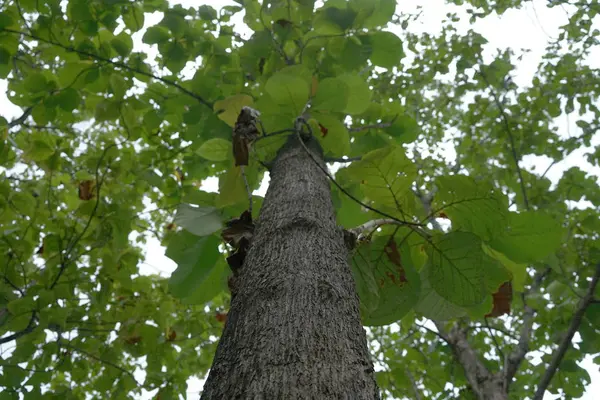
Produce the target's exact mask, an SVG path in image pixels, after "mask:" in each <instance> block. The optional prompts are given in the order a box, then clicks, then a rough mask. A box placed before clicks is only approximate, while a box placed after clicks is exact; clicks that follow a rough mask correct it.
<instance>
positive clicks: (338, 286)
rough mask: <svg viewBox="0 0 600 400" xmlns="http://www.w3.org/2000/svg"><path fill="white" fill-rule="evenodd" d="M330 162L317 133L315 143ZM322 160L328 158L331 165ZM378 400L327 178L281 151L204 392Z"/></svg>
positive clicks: (298, 154)
mask: <svg viewBox="0 0 600 400" xmlns="http://www.w3.org/2000/svg"><path fill="white" fill-rule="evenodd" d="M307 146H308V147H309V149H310V150H311V152H312V153H313V154H314V155H315V157H316V158H317V159H319V160H320V161H319V162H321V163H323V161H322V152H321V150H320V148H319V145H318V143H317V142H316V141H315V140H314V139H310V140H309V141H308V142H307ZM323 165H324V163H323ZM296 398H307V399H308V398H310V399H378V398H379V391H378V388H377V385H376V383H375V379H374V374H373V364H372V362H371V360H370V357H369V351H368V348H367V341H366V335H365V331H364V329H363V327H362V325H361V321H360V315H359V300H358V295H357V293H356V289H355V285H354V280H353V278H352V274H351V270H350V267H349V265H348V250H347V249H346V247H345V245H344V240H343V233H342V230H341V229H340V228H338V227H337V226H336V220H335V215H334V211H333V205H332V202H331V192H330V187H329V182H328V179H327V177H326V176H325V175H324V174H323V172H322V171H320V170H319V168H318V166H317V165H315V162H314V161H313V160H312V159H311V158H310V156H309V155H308V154H307V152H306V151H305V149H304V148H302V146H301V144H300V142H299V140H298V138H297V137H296V136H295V135H291V136H290V139H289V140H288V142H287V144H286V145H285V146H283V147H282V149H281V150H280V151H279V154H278V156H277V158H276V159H275V161H274V164H273V168H272V170H271V182H270V185H269V189H268V191H267V194H266V198H265V201H264V203H263V206H262V210H261V213H260V217H259V219H258V222H257V226H256V230H255V236H254V238H253V241H252V244H251V247H250V249H249V251H248V255H247V257H246V260H245V263H244V266H243V267H242V270H241V272H240V275H239V279H238V280H237V294H236V296H235V297H234V299H233V301H232V305H231V310H230V311H229V314H228V317H227V323H226V325H225V329H224V331H223V335H222V337H221V339H220V342H219V345H218V349H217V352H216V355H215V359H214V362H213V365H212V368H211V370H210V374H209V376H208V379H207V381H206V384H205V386H204V392H203V394H202V399H219V400H221V399H296Z"/></svg>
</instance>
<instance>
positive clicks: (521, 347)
mask: <svg viewBox="0 0 600 400" xmlns="http://www.w3.org/2000/svg"><path fill="white" fill-rule="evenodd" d="M550 271H551V269H550V268H546V269H545V270H544V271H541V272H538V273H537V274H536V275H535V276H534V278H533V283H532V284H531V286H530V287H529V289H528V290H527V293H523V294H522V301H523V306H524V313H523V324H522V325H521V332H520V334H519V342H518V344H517V348H516V349H515V350H514V351H513V352H512V353H510V354H509V355H508V357H507V358H505V359H504V371H503V372H504V390H505V391H506V392H507V393H508V390H509V388H510V384H511V383H512V380H513V378H514V377H515V375H516V374H517V371H518V370H519V366H520V365H521V363H522V362H523V359H524V358H525V355H527V353H528V352H529V340H530V338H531V330H532V329H533V317H534V316H535V310H534V309H533V308H531V307H529V306H528V305H527V303H526V295H528V294H530V293H532V292H534V291H537V290H538V288H539V287H540V285H541V284H542V281H543V280H544V278H545V277H546V276H547V275H548V274H549V273H550Z"/></svg>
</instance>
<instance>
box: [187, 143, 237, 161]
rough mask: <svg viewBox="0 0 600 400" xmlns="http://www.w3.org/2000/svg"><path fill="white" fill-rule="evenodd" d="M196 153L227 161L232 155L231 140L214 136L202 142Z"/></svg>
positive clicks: (208, 157) (214, 159)
mask: <svg viewBox="0 0 600 400" xmlns="http://www.w3.org/2000/svg"><path fill="white" fill-rule="evenodd" d="M196 153H197V154H198V155H200V156H202V157H204V158H206V159H207V160H210V161H225V160H228V159H230V158H231V157H232V149H231V142H230V141H229V140H225V139H221V138H214V139H209V140H207V141H206V142H204V143H202V145H200V147H199V148H198V150H196Z"/></svg>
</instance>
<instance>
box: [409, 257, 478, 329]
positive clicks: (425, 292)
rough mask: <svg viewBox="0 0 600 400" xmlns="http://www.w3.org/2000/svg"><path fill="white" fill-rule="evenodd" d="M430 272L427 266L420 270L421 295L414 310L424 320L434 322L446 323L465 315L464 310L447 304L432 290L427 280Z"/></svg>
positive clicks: (446, 301) (447, 302)
mask: <svg viewBox="0 0 600 400" xmlns="http://www.w3.org/2000/svg"><path fill="white" fill-rule="evenodd" d="M430 271H431V268H430V266H429V265H425V267H423V269H421V273H420V276H421V295H420V296H419V300H418V302H417V304H416V305H415V310H416V311H418V312H420V313H421V314H423V315H424V316H425V317H426V318H429V319H432V320H436V321H447V320H450V319H453V318H459V317H462V316H464V315H466V311H465V309H464V308H462V307H459V306H457V305H456V304H453V303H451V302H449V301H448V300H446V299H445V298H443V297H442V296H440V295H439V294H438V292H437V291H436V290H435V289H434V288H433V286H432V285H431V281H430V279H429V277H430V275H431V272H430Z"/></svg>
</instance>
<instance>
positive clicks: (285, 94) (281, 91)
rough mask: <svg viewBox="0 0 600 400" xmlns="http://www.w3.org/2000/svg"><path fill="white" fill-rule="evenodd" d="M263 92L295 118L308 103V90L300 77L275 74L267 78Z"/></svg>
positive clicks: (281, 73) (283, 73) (282, 73)
mask: <svg viewBox="0 0 600 400" xmlns="http://www.w3.org/2000/svg"><path fill="white" fill-rule="evenodd" d="M265 91H266V92H267V94H269V96H271V98H272V99H273V101H274V102H275V103H276V104H277V105H278V106H279V107H281V108H289V111H290V112H291V113H293V115H295V116H299V115H300V113H301V112H302V110H303V109H304V105H305V104H306V102H307V101H308V97H309V94H310V88H309V85H308V83H307V82H306V80H305V79H303V78H302V77H301V76H298V75H293V74H290V73H287V72H282V71H280V72H277V73H276V74H275V75H273V76H272V77H270V78H269V80H268V81H267V83H266V85H265Z"/></svg>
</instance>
